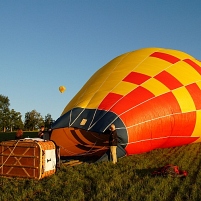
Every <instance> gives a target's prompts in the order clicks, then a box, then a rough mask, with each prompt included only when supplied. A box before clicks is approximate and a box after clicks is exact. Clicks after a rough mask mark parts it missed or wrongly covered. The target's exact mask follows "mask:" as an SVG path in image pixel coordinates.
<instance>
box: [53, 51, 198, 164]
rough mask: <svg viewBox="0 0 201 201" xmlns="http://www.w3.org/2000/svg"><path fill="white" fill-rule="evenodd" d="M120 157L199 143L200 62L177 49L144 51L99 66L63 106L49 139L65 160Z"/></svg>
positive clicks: (128, 54) (127, 54)
mask: <svg viewBox="0 0 201 201" xmlns="http://www.w3.org/2000/svg"><path fill="white" fill-rule="evenodd" d="M112 123H113V124H115V126H116V128H117V133H118V147H117V155H118V157H122V156H126V155H132V154H138V153H143V152H148V151H151V150H153V149H157V148H167V147H174V146H180V145H185V144H190V143H195V142H200V141H201V62H200V61H198V60H196V59H195V58H193V57H192V56H190V55H188V54H186V53H184V52H180V51H177V50H171V49H163V48H145V49H140V50H137V51H133V52H128V53H125V54H123V55H120V56H118V57H116V58H115V59H113V60H112V61H110V62H109V63H107V64H106V65H105V66H103V67H102V68H100V69H99V70H98V71H97V72H96V73H95V74H94V75H93V76H92V77H91V78H90V79H89V80H88V82H87V83H86V84H85V85H84V86H83V87H82V89H81V90H80V91H79V92H78V93H77V94H76V95H75V97H74V98H73V99H72V100H71V101H70V102H69V103H68V105H67V106H66V107H65V109H64V111H63V113H62V114H61V116H60V117H59V118H58V119H57V120H56V121H55V123H54V124H53V126H52V129H53V132H52V136H51V139H52V140H53V141H55V142H56V144H57V145H58V146H59V147H60V149H61V155H63V156H83V155H85V156H91V155H99V156H101V155H103V156H102V157H101V160H106V159H107V158H108V155H107V153H108V152H107V151H108V136H107V135H106V133H107V130H108V128H109V126H110V125H111V124H112Z"/></svg>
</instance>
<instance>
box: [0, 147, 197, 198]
mask: <svg viewBox="0 0 201 201" xmlns="http://www.w3.org/2000/svg"><path fill="white" fill-rule="evenodd" d="M166 164H175V165H178V166H179V168H180V169H182V170H187V171H188V176H187V177H186V178H183V179H182V178H172V177H160V176H157V177H153V176H151V173H152V172H153V171H154V170H155V169H156V168H159V167H161V166H164V165H166ZM200 188H201V144H200V143H197V144H191V145H186V146H181V147H175V148H168V149H158V150H154V151H152V152H149V153H145V154H139V155H133V156H129V157H124V158H121V159H119V160H118V163H117V164H116V165H113V164H112V163H111V162H99V163H91V164H89V163H82V164H81V165H77V166H74V167H69V166H65V165H64V164H62V165H61V168H60V169H58V170H57V172H56V173H55V174H54V175H52V176H49V177H46V178H44V179H42V180H31V179H21V178H19V179H16V178H15V179H12V178H3V177H0V200H1V201H10V200H12V201H22V200H23V201H24V200H27V201H30V200H34V201H37V200H38V201H43V200H44V201H45V200H50V201H51V200H52V201H53V200H54V201H60V200H61V201H66V200H68V201H77V200H78V201H84V200H86V201H94V200H95V201H113V200H114V201H116V200H121V201H124V200H125V201H128V200H129V201H132V200H133V201H184V200H185V201H186V200H189V201H194V200H195V201H200V200H201V194H200Z"/></svg>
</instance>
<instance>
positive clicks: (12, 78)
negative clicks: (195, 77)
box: [0, 0, 201, 120]
mask: <svg viewBox="0 0 201 201" xmlns="http://www.w3.org/2000/svg"><path fill="white" fill-rule="evenodd" d="M200 8H201V1H200V0H192V1H190V0H188V1H187V0H95V1H94V0H17V1H16V0H0V75H1V76H0V94H2V95H4V96H8V98H9V99H10V109H14V110H15V111H18V112H20V113H21V114H22V116H23V119H24V114H25V113H26V112H30V111H31V110H33V109H35V110H36V111H37V112H39V113H40V114H41V115H42V116H43V117H45V115H47V114H48V113H49V114H51V115H52V117H53V119H55V120H56V119H57V118H58V117H59V116H60V114H61V113H62V111H63V109H64V107H65V106H66V105H67V103H68V102H69V101H70V100H71V99H72V98H73V97H74V95H75V94H76V93H77V92H78V91H79V90H80V89H81V87H82V86H83V85H84V84H85V82H86V81H87V80H88V79H89V78H90V77H91V76H92V75H93V74H94V73H95V72H96V71H97V70H98V69H99V68H101V67H102V66H103V65H105V64H106V63H107V62H109V61H110V60H112V59H113V58H115V57H117V56H118V55H121V54H123V53H125V52H129V51H133V50H137V49H140V48H144V47H163V48H171V49H177V50H181V51H183V52H186V53H188V54H190V55H192V56H194V57H195V58H196V59H198V60H201V28H200V25H201V12H200ZM60 85H64V86H66V88H67V89H66V92H65V93H63V94H61V93H60V92H59V91H58V87H59V86H60Z"/></svg>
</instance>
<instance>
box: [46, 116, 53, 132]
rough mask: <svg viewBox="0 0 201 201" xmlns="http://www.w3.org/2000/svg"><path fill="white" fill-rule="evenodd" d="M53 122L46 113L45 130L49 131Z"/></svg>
mask: <svg viewBox="0 0 201 201" xmlns="http://www.w3.org/2000/svg"><path fill="white" fill-rule="evenodd" d="M53 122H54V120H53V119H52V117H51V114H49V113H48V114H47V115H46V116H45V128H46V129H49V128H50V127H51V125H52V123H53Z"/></svg>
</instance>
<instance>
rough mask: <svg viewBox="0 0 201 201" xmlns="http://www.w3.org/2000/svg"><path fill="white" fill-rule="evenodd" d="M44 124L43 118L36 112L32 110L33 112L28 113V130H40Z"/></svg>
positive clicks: (25, 121)
mask: <svg viewBox="0 0 201 201" xmlns="http://www.w3.org/2000/svg"><path fill="white" fill-rule="evenodd" d="M43 124H44V120H43V117H42V116H41V115H40V113H38V112H37V111H36V110H32V111H31V112H27V113H26V114H25V120H24V127H25V129H27V130H29V131H30V130H31V131H33V130H36V129H38V128H40V126H41V125H43Z"/></svg>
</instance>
